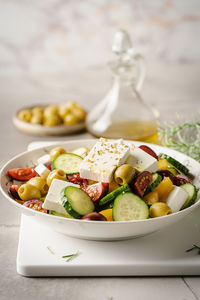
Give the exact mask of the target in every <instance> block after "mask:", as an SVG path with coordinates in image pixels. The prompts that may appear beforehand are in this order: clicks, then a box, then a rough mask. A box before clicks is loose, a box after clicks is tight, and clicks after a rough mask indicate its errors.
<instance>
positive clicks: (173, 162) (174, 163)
mask: <svg viewBox="0 0 200 300" xmlns="http://www.w3.org/2000/svg"><path fill="white" fill-rule="evenodd" d="M159 157H160V158H165V159H166V160H167V161H168V163H170V164H171V165H172V167H175V168H176V169H178V170H179V171H181V172H183V173H184V174H185V175H188V173H189V169H188V168H187V167H186V166H184V165H183V164H181V163H180V162H179V161H178V160H176V159H175V158H173V157H171V156H169V155H167V154H164V153H160V154H159Z"/></svg>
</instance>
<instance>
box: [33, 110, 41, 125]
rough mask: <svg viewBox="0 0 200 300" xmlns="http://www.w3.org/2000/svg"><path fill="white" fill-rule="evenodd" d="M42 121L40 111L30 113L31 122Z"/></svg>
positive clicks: (39, 122)
mask: <svg viewBox="0 0 200 300" xmlns="http://www.w3.org/2000/svg"><path fill="white" fill-rule="evenodd" d="M42 122H43V113H42V112H35V113H33V115H32V118H31V123H32V124H42Z"/></svg>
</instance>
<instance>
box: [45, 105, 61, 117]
mask: <svg viewBox="0 0 200 300" xmlns="http://www.w3.org/2000/svg"><path fill="white" fill-rule="evenodd" d="M52 115H58V106H57V105H49V106H47V107H45V108H44V116H45V117H47V118H48V117H50V116H52Z"/></svg>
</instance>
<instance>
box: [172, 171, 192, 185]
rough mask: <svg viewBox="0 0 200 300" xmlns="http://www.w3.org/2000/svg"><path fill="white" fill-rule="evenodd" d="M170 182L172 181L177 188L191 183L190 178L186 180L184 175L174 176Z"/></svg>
mask: <svg viewBox="0 0 200 300" xmlns="http://www.w3.org/2000/svg"><path fill="white" fill-rule="evenodd" d="M172 181H173V184H175V185H178V186H180V185H182V184H185V183H191V180H190V178H188V177H187V176H186V175H183V174H178V175H176V176H174V178H173V180H172Z"/></svg>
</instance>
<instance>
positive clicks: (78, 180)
mask: <svg viewBox="0 0 200 300" xmlns="http://www.w3.org/2000/svg"><path fill="white" fill-rule="evenodd" d="M67 178H68V180H69V181H70V182H72V183H74V184H79V185H80V187H81V188H83V189H84V188H85V187H87V186H88V181H87V179H83V178H81V177H80V174H79V173H75V174H72V175H68V176H67Z"/></svg>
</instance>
